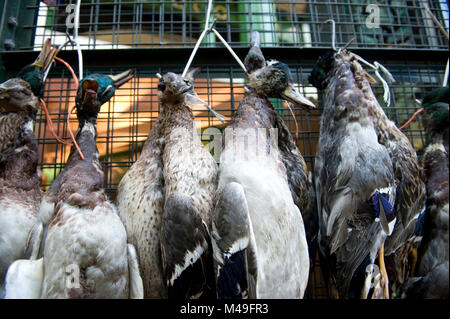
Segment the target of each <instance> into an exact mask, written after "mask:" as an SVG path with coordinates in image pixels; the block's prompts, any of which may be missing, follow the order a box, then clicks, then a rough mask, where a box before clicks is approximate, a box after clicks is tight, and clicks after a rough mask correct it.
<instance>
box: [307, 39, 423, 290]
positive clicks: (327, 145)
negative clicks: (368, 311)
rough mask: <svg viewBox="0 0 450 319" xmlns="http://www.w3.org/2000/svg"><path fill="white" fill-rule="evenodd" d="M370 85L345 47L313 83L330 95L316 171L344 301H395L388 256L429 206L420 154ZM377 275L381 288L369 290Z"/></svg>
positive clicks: (325, 236) (322, 232)
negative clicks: (353, 299)
mask: <svg viewBox="0 0 450 319" xmlns="http://www.w3.org/2000/svg"><path fill="white" fill-rule="evenodd" d="M371 80H372V78H371V77H370V76H369V75H368V74H367V73H366V72H365V71H364V70H363V68H362V67H361V65H360V64H359V62H358V59H357V56H356V55H354V54H353V53H351V52H350V51H348V50H346V49H345V48H344V49H340V50H339V51H328V52H327V53H325V54H324V55H323V56H321V57H320V58H319V60H318V61H317V63H316V65H315V66H314V68H313V71H312V73H311V76H310V78H309V81H310V83H312V84H313V85H314V86H316V87H317V88H318V89H319V90H324V89H326V93H325V97H324V105H323V113H322V116H321V127H320V138H319V143H318V146H317V154H316V159H315V165H314V173H315V185H316V192H317V206H318V213H319V236H318V242H319V248H320V251H321V253H322V254H323V255H324V256H326V259H327V260H328V262H329V265H328V267H329V268H330V270H331V272H332V274H333V278H334V283H335V286H336V288H337V290H338V297H339V298H368V297H384V298H389V297H390V292H389V289H388V284H389V283H391V284H392V283H395V282H396V280H397V278H395V279H394V280H392V279H391V277H389V278H388V276H387V272H386V267H385V263H384V255H391V256H390V257H391V258H392V257H394V256H395V257H398V256H397V255H394V254H395V253H397V250H398V249H399V248H402V246H403V245H405V244H406V243H407V242H408V239H410V238H411V236H412V235H413V231H414V227H415V225H416V223H417V218H418V216H419V214H420V213H421V212H422V211H423V207H424V185H423V183H422V181H421V170H420V167H419V165H418V160H417V156H416V153H415V151H414V149H413V147H412V146H411V143H410V142H409V141H408V139H407V138H406V136H405V135H404V134H403V133H401V132H400V131H399V130H398V129H397V127H396V126H395V124H394V123H393V122H391V121H389V119H388V118H387V117H386V115H385V114H384V112H383V110H382V108H381V107H380V105H379V104H378V102H377V100H376V98H375V96H374V94H373V92H372V89H371V87H370V82H369V81H371ZM383 251H384V252H383ZM405 252H406V253H407V252H408V251H407V250H405ZM377 255H378V257H379V262H378V265H374V264H375V260H376V257H377ZM402 257H403V256H402ZM392 259H393V260H394V261H396V262H397V263H398V265H403V266H404V265H405V264H404V262H405V261H404V260H403V258H402V259H400V258H399V259H396V258H392ZM378 269H379V271H380V275H381V278H382V279H381V280H378V283H379V285H378V288H380V284H381V288H382V289H372V288H373V287H372V286H373V285H372V281H375V282H376V280H377V278H379V277H380V276H377V270H378ZM389 280H391V281H390V282H389ZM376 287H377V285H375V288H376ZM380 290H381V291H380Z"/></svg>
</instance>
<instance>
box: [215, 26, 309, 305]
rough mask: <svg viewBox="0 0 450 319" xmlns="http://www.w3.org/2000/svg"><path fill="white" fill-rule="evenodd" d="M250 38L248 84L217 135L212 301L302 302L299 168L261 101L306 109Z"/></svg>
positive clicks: (303, 178) (286, 137)
mask: <svg viewBox="0 0 450 319" xmlns="http://www.w3.org/2000/svg"><path fill="white" fill-rule="evenodd" d="M259 45H260V38H259V33H258V32H253V33H252V41H251V46H250V50H249V52H248V54H247V56H246V58H245V60H244V64H245V67H246V70H247V74H248V79H249V81H248V84H247V86H246V93H245V95H244V98H243V100H242V101H241V102H240V105H239V108H238V109H237V110H236V112H235V113H234V115H233V118H232V120H231V122H230V124H229V125H228V127H227V128H226V129H225V136H224V140H223V143H224V148H223V151H222V154H221V157H220V177H219V185H218V192H217V195H216V197H217V202H216V206H215V210H214V218H213V225H212V232H211V238H212V243H213V248H214V261H215V271H216V281H217V291H218V293H217V295H218V297H219V298H221V299H230V298H242V297H249V298H302V297H303V294H304V291H305V288H306V284H307V281H308V273H309V257H308V246H307V242H306V236H305V229H304V225H303V219H302V215H301V213H300V211H301V210H304V209H306V207H308V206H309V190H308V182H307V172H306V164H305V162H304V160H303V157H302V156H301V154H300V152H299V151H298V149H297V146H296V145H295V142H294V140H293V138H292V136H291V134H290V132H289V130H288V128H287V127H286V125H285V123H284V121H283V120H282V118H281V117H280V116H279V115H278V114H277V113H276V111H275V108H274V106H273V105H272V104H271V103H270V101H269V98H281V99H285V100H287V101H289V102H292V103H294V105H297V106H302V107H305V108H308V109H310V108H314V107H315V106H314V104H312V103H311V102H310V101H309V100H307V99H306V98H305V97H303V96H302V95H301V94H300V93H299V92H298V91H297V89H296V88H295V87H294V84H293V81H292V75H291V73H290V70H289V68H288V66H287V65H286V64H284V63H281V62H278V61H274V60H271V61H266V60H265V58H264V56H263V54H262V52H261V50H260V48H259Z"/></svg>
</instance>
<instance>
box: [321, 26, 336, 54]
mask: <svg viewBox="0 0 450 319" xmlns="http://www.w3.org/2000/svg"><path fill="white" fill-rule="evenodd" d="M328 22H331V47H332V48H333V50H334V51H337V50H336V22H335V21H334V20H333V19H328V20H326V21H324V22H323V23H328Z"/></svg>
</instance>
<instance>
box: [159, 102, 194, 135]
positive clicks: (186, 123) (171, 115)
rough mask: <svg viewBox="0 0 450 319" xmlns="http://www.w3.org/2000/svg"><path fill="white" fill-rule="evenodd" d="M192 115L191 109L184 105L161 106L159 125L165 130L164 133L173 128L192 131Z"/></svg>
mask: <svg viewBox="0 0 450 319" xmlns="http://www.w3.org/2000/svg"><path fill="white" fill-rule="evenodd" d="M193 121H194V115H193V114H192V111H191V109H190V108H189V107H188V106H187V105H186V104H185V103H177V104H172V105H163V109H162V111H161V122H162V123H161V124H163V127H164V128H165V130H168V131H167V132H164V133H170V130H172V128H174V127H183V128H185V129H187V130H192V129H193V125H192V122H193Z"/></svg>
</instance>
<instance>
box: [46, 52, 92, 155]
mask: <svg viewBox="0 0 450 319" xmlns="http://www.w3.org/2000/svg"><path fill="white" fill-rule="evenodd" d="M55 60H57V61H59V62H61V63H62V64H64V65H65V66H66V68H67V69H69V71H70V73H71V74H72V79H73V81H74V82H75V86H76V87H78V84H79V81H78V78H77V76H76V75H75V72H74V71H73V69H72V67H71V66H70V64H69V63H67V62H66V61H64V60H63V59H61V58H58V57H57V56H55ZM43 105H45V103H44V104H43ZM75 107H76V105H74V106H72V108H71V109H70V110H69V112H68V113H67V129H68V130H69V134H70V137H71V139H72V141H73V144H72V143H70V144H69V143H67V142H63V143H64V144H67V145H74V146H75V148H76V149H77V151H78V154H80V157H81V159H82V160H84V155H83V152H82V151H81V149H80V147H79V146H78V143H77V141H76V140H75V136H74V134H73V132H72V129H71V127H70V115H71V114H72V112H73V110H74V109H75ZM46 109H47V108H46V107H45V110H46ZM45 110H44V112H45ZM47 114H48V112H46V115H47ZM49 119H50V116H48V117H47V123H49V121H48V120H49ZM52 131H53V125H52V124H51V119H50V132H52ZM53 133H54V131H53ZM53 136H55V138H56V139H57V140H58V141H60V140H61V139H60V138H59V137H56V134H55V135H53Z"/></svg>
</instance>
